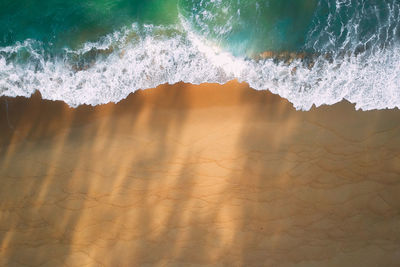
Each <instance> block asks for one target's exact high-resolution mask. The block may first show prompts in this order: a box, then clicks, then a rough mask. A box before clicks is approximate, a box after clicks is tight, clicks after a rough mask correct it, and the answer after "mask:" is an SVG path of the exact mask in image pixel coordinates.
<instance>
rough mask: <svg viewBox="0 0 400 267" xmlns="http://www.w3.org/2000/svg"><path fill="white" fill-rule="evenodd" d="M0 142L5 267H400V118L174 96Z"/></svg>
mask: <svg viewBox="0 0 400 267" xmlns="http://www.w3.org/2000/svg"><path fill="white" fill-rule="evenodd" d="M0 137H1V139H0V266H352V267H353V266H399V265H398V264H399V262H400V111H399V110H381V111H368V112H363V111H356V110H354V106H353V105H352V104H350V103H347V102H342V103H339V104H336V105H334V106H323V107H320V108H317V109H315V108H313V109H312V110H311V111H309V112H301V111H295V110H294V109H293V108H292V106H291V105H290V103H288V102H287V101H285V100H283V99H281V98H279V97H278V96H274V95H272V94H270V93H268V92H266V91H255V90H252V89H250V88H248V87H247V86H246V85H245V84H239V83H236V82H230V83H228V84H227V85H224V86H220V85H213V84H210V85H200V86H194V85H187V84H178V85H174V86H160V87H158V88H156V89H151V90H146V91H138V92H136V93H135V94H133V95H130V96H129V97H128V98H127V99H125V100H123V101H122V102H120V103H118V104H107V105H103V106H97V107H89V106H81V107H79V108H77V109H72V108H69V107H68V106H66V105H65V104H64V103H62V102H52V101H44V100H42V99H41V97H40V95H38V94H36V95H34V96H33V97H32V98H31V99H26V98H16V99H11V98H4V97H3V98H0Z"/></svg>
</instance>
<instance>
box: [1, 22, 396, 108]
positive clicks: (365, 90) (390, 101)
mask: <svg viewBox="0 0 400 267" xmlns="http://www.w3.org/2000/svg"><path fill="white" fill-rule="evenodd" d="M144 28H145V30H144V31H145V33H144V34H143V32H141V33H138V32H137V31H138V27H137V26H136V25H134V26H133V27H132V29H124V30H123V31H120V32H116V33H114V34H111V35H108V36H105V37H104V38H102V39H101V40H99V42H97V43H87V44H85V45H84V46H82V48H81V49H79V50H66V51H65V55H64V56H63V57H59V58H53V59H46V58H45V57H44V56H43V55H42V54H41V53H39V52H38V48H37V47H38V45H37V44H36V43H35V42H34V41H32V40H27V41H25V42H24V43H19V44H16V45H14V46H10V47H3V48H0V95H5V96H12V97H15V96H25V97H29V96H30V95H31V94H32V93H34V92H35V91H36V90H38V91H40V93H41V95H42V97H43V98H45V99H50V100H62V101H64V102H66V103H67V104H68V105H70V106H73V107H76V106H78V105H81V104H89V105H98V104H103V103H108V102H118V101H120V100H122V99H124V98H125V97H126V96H127V95H128V94H130V93H132V92H134V91H135V90H137V89H146V88H154V87H156V86H157V85H160V84H164V83H169V84H174V83H177V82H181V81H183V82H186V83H193V84H200V83H226V82H228V81H229V80H232V79H237V80H239V81H242V82H247V83H248V84H249V85H250V86H251V87H252V88H254V89H257V90H270V91H271V92H273V93H276V94H279V95H280V96H282V97H284V98H286V99H288V100H289V101H290V102H291V103H293V105H294V107H295V108H296V109H302V110H309V109H310V108H311V107H312V105H316V106H320V105H323V104H334V103H337V102H339V101H341V100H342V99H346V100H348V101H350V102H352V103H355V104H356V108H358V109H363V110H370V109H385V108H395V107H400V47H398V46H396V45H392V46H391V47H387V48H385V49H382V50H380V51H377V52H375V53H373V54H370V55H368V56H367V55H363V54H359V55H358V56H355V55H350V56H344V57H337V58H335V59H333V60H331V62H328V60H326V59H325V58H324V57H322V56H321V57H319V58H316V59H315V60H314V66H313V67H312V68H309V67H307V66H305V64H304V63H303V62H301V60H300V59H298V60H294V61H293V62H292V63H290V64H286V63H283V62H281V63H276V62H274V61H273V60H272V59H268V60H262V61H255V60H251V59H244V58H239V57H234V56H232V55H231V54H229V53H228V52H224V51H221V50H220V49H219V48H218V47H217V46H215V45H213V44H210V43H208V42H207V41H205V40H203V39H202V38H201V37H200V36H197V35H196V34H195V33H193V32H192V31H191V30H190V29H188V28H187V27H184V28H183V29H182V28H180V29H175V30H171V29H169V30H170V31H172V32H173V33H171V32H170V33H169V34H164V35H162V34H155V33H156V32H157V31H162V30H163V29H160V28H156V27H152V26H147V27H144ZM132 36H134V37H132ZM33 43H35V45H33ZM108 48H112V50H110V51H111V52H108V54H106V55H103V56H102V57H97V58H96V59H95V60H94V61H93V62H91V63H90V64H88V65H87V66H85V67H84V68H82V69H77V68H74V67H73V62H72V61H71V60H69V59H68V56H69V55H71V54H75V55H78V56H83V55H84V54H85V53H88V52H90V51H92V50H93V49H97V50H106V49H108ZM21 49H25V50H26V51H28V52H29V53H30V55H31V57H32V58H33V59H35V60H32V61H28V62H25V63H17V62H15V61H13V60H9V58H10V56H11V55H13V53H14V54H15V53H18V52H19V51H21ZM39 50H40V49H39Z"/></svg>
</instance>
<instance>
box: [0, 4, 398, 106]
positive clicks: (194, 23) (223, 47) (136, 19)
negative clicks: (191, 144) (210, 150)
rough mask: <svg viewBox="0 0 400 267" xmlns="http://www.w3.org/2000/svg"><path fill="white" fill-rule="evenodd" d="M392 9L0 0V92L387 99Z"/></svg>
mask: <svg viewBox="0 0 400 267" xmlns="http://www.w3.org/2000/svg"><path fill="white" fill-rule="evenodd" d="M399 13H400V3H399V1H398V0H379V1H378V0H324V1H322V0H269V1H257V0H233V1H232V0H231V1H228V0H208V1H207V0H193V1H184V0H147V1H143V0H142V1H138V0H80V1H78V0H72V1H62V0H43V1H33V0H2V1H1V2H0V95H9V96H17V95H24V96H29V95H30V94H32V93H33V92H34V91H35V90H39V91H40V92H41V93H42V95H43V96H44V97H45V98H48V99H59V100H64V101H65V102H67V103H68V104H70V105H72V106H77V105H80V104H84V103H86V104H92V105H95V104H101V103H107V102H110V101H114V102H116V101H119V100H121V99H122V98H124V97H126V95H127V94H129V93H130V92H133V91H135V90H137V89H141V88H150V87H154V86H157V85H158V84H161V83H167V82H168V83H175V82H179V81H184V82H192V83H202V82H218V83H224V82H226V81H228V80H230V79H238V80H240V81H245V82H248V83H249V84H250V85H251V86H252V87H253V88H255V89H268V90H271V91H272V92H274V93H278V94H280V95H281V96H283V97H286V98H288V99H289V101H291V102H292V103H293V104H294V105H295V107H296V108H299V109H309V108H310V107H311V105H313V104H314V105H321V104H332V103H335V102H338V101H340V100H341V99H343V98H344V99H347V100H349V101H351V102H354V103H356V104H357V107H359V108H363V109H372V108H388V107H389V108H391V107H399V106H400V86H399V84H400V79H399V75H400V74H399V73H400V65H399V64H400V63H398V62H400V60H399V59H400V56H399V48H398V47H399V38H400V27H399V25H400V14H399ZM265 51H272V52H273V53H272V55H277V54H279V53H281V52H288V53H292V59H291V60H290V61H288V59H287V58H286V59H285V60H283V61H282V60H277V59H276V58H272V59H262V60H260V57H259V55H260V54H261V53H263V52H265ZM270 55H271V54H270ZM296 55H298V56H296ZM300 55H303V56H300ZM304 55H307V56H306V57H307V59H304ZM294 69H295V70H296V71H295V72H294V71H293V70H294Z"/></svg>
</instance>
